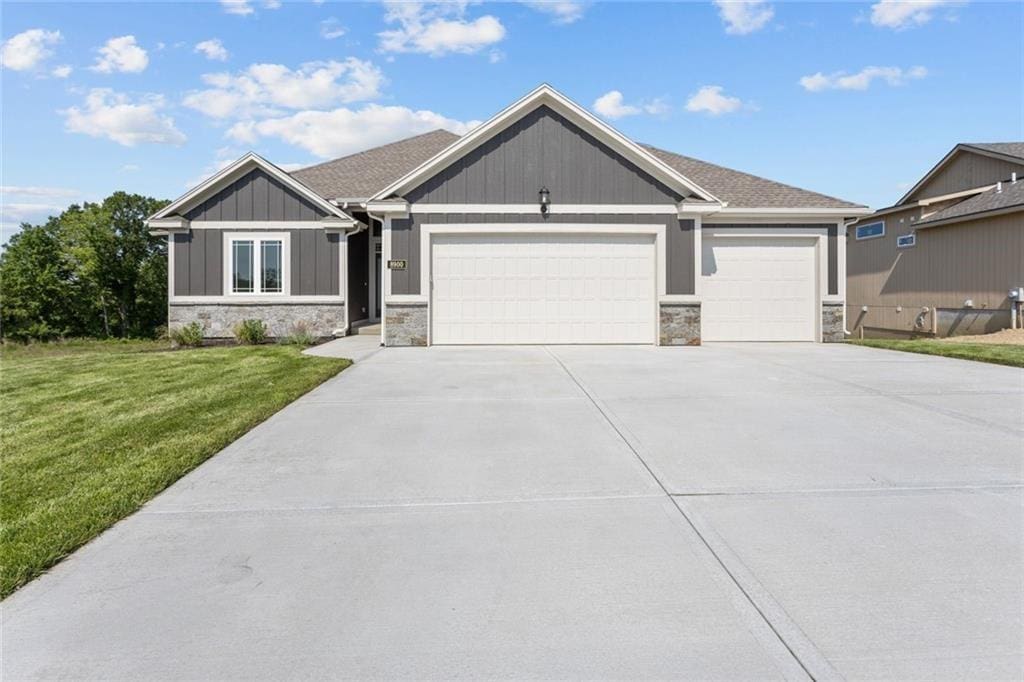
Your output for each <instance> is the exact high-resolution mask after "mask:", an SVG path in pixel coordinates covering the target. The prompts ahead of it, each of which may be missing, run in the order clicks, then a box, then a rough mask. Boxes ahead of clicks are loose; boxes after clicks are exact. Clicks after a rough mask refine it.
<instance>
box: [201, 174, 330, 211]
mask: <svg viewBox="0 0 1024 682" xmlns="http://www.w3.org/2000/svg"><path fill="white" fill-rule="evenodd" d="M325 215H327V214H326V213H325V212H324V211H323V210H322V209H320V208H319V207H317V206H316V205H314V204H313V203H312V202H311V201H310V200H309V199H307V198H305V197H303V196H301V195H299V194H297V193H296V192H295V191H294V190H292V189H291V188H288V187H285V186H284V185H283V184H281V183H280V182H279V181H278V180H276V179H275V178H273V177H271V176H270V175H268V174H267V173H266V172H264V171H263V170H262V169H259V168H257V169H255V170H253V171H251V172H249V173H248V174H246V175H245V176H243V177H241V178H239V179H238V180H236V181H234V182H232V183H231V184H229V185H227V186H226V187H224V188H223V189H222V190H221V191H219V192H217V193H216V194H214V195H213V196H211V197H210V198H208V199H207V200H206V201H204V202H203V203H201V204H199V205H198V206H195V207H194V208H192V209H190V210H189V211H188V212H187V213H185V217H186V218H188V219H189V220H195V221H200V220H319V219H320V218H323V217H324V216H325Z"/></svg>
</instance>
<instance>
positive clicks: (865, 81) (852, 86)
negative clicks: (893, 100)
mask: <svg viewBox="0 0 1024 682" xmlns="http://www.w3.org/2000/svg"><path fill="white" fill-rule="evenodd" d="M927 75H928V69H926V68H924V67H923V66H913V67H911V68H909V69H902V68H900V67H898V66H866V67H864V68H863V69H861V70H860V71H858V72H857V73H846V72H845V71H836V72H834V73H830V74H824V73H822V72H820V71H819V72H818V73H815V74H812V75H810V76H804V77H803V78H801V79H800V85H801V86H803V88H804V90H807V91H808V92H821V91H822V90H867V89H868V88H869V87H870V86H871V83H872V81H875V80H882V81H885V82H886V83H887V84H889V85H892V86H899V85H906V84H907V83H908V82H909V81H911V80H918V79H921V78H924V77H925V76H927Z"/></svg>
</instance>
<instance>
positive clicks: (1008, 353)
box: [850, 339, 1024, 367]
mask: <svg viewBox="0 0 1024 682" xmlns="http://www.w3.org/2000/svg"><path fill="white" fill-rule="evenodd" d="M850 343H855V344H857V345H860V346H870V347H872V348H888V349H889V350H902V351H906V352H908V353H924V354H926V355H942V356H944V357H947V358H959V359H961V360H977V361H978V362H990V363H993V364H996V365H1009V366H1010V367H1024V346H1020V345H1012V344H996V343H970V342H967V341H934V340H931V339H913V340H905V339H858V340H855V341H850Z"/></svg>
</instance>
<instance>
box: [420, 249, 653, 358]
mask: <svg viewBox="0 0 1024 682" xmlns="http://www.w3.org/2000/svg"><path fill="white" fill-rule="evenodd" d="M431 250H432V255H431V268H432V280H433V289H432V293H431V324H432V333H431V342H432V343H435V344H473V343H481V344H487V343H495V344H498V343H654V340H655V329H656V328H655V309H656V306H655V265H654V263H655V247H654V236H653V235H623V234H450V235H445V234H435V235H433V237H432V242H431Z"/></svg>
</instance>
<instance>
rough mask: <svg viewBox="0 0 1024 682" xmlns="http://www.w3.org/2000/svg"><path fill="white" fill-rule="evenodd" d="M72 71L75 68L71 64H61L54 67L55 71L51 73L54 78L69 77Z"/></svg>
mask: <svg viewBox="0 0 1024 682" xmlns="http://www.w3.org/2000/svg"><path fill="white" fill-rule="evenodd" d="M72 71H73V69H72V68H71V65H70V64H61V65H60V66H57V67H54V69H53V71H51V72H50V75H51V76H53V77H54V78H67V77H68V76H70V75H71V72H72Z"/></svg>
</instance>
